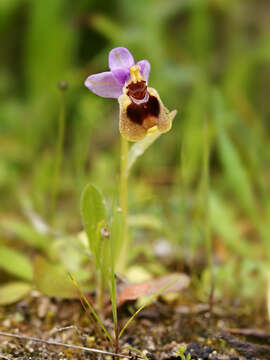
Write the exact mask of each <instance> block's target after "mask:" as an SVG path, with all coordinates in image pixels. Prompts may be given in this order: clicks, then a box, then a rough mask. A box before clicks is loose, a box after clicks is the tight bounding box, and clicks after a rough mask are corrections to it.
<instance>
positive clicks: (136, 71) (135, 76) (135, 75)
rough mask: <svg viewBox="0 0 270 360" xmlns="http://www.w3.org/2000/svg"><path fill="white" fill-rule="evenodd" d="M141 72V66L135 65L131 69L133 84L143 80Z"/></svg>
mask: <svg viewBox="0 0 270 360" xmlns="http://www.w3.org/2000/svg"><path fill="white" fill-rule="evenodd" d="M140 71H141V67H140V65H133V66H131V68H130V69H129V73H130V77H131V80H132V82H133V83H136V82H137V81H141V80H143V78H142V75H141V73H140Z"/></svg>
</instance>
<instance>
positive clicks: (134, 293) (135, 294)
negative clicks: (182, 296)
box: [117, 273, 190, 306]
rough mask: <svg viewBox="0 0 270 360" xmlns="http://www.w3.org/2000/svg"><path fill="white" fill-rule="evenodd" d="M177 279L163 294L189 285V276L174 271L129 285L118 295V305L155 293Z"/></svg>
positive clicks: (177, 290)
mask: <svg viewBox="0 0 270 360" xmlns="http://www.w3.org/2000/svg"><path fill="white" fill-rule="evenodd" d="M175 279H177V281H175V282H174V283H173V284H172V285H171V286H170V287H169V288H168V289H167V290H165V291H164V292H163V293H162V295H163V294H166V293H169V292H179V291H181V290H183V289H185V288H186V287H187V286H188V285H189V281H190V279H189V277H188V276H187V275H186V274H182V273H173V274H169V275H164V276H160V277H158V278H155V279H152V280H149V281H144V282H141V283H138V284H132V285H127V286H125V287H124V289H123V290H122V291H121V293H120V295H119V297H118V301H117V306H121V305H122V304H123V303H124V302H126V301H130V300H136V299H138V298H140V297H141V296H145V295H154V294H156V293H157V292H158V291H159V290H160V289H162V288H163V287H165V286H166V285H168V284H169V283H170V282H172V281H173V280H175Z"/></svg>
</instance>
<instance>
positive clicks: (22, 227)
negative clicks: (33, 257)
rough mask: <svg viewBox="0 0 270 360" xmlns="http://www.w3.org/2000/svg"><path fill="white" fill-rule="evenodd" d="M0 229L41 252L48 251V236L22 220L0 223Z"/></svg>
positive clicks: (2, 221)
mask: <svg viewBox="0 0 270 360" xmlns="http://www.w3.org/2000/svg"><path fill="white" fill-rule="evenodd" d="M0 229H2V230H3V231H5V232H7V233H10V234H11V235H12V236H16V238H17V239H18V240H20V241H21V242H23V243H25V244H27V245H30V246H32V247H34V248H37V249H40V250H47V249H48V236H47V235H45V234H41V233H39V232H38V231H36V230H35V229H33V227H32V226H31V225H29V224H26V223H24V222H22V221H20V220H10V219H5V220H1V221H0Z"/></svg>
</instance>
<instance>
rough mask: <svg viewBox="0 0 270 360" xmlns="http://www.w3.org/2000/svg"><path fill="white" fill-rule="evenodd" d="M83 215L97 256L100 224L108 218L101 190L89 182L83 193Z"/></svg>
mask: <svg viewBox="0 0 270 360" xmlns="http://www.w3.org/2000/svg"><path fill="white" fill-rule="evenodd" d="M81 216H82V219H83V224H84V227H85V231H86V233H87V237H88V241H89V247H90V249H91V251H92V253H93V254H94V256H95V258H97V256H98V252H99V249H100V243H99V242H100V239H101V237H100V236H99V235H100V234H98V231H97V230H98V227H99V225H100V224H101V223H102V222H104V221H105V220H106V209H105V204H104V200H103V197H102V195H101V192H100V191H99V190H98V189H97V188H96V187H95V186H94V185H92V184H88V185H87V186H86V188H85V189H84V191H83V193H82V197H81Z"/></svg>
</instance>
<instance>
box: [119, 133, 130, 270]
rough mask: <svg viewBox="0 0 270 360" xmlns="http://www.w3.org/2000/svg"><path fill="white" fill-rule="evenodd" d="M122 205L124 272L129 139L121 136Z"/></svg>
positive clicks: (122, 263) (123, 263)
mask: <svg viewBox="0 0 270 360" xmlns="http://www.w3.org/2000/svg"><path fill="white" fill-rule="evenodd" d="M120 206H121V209H122V211H123V221H124V224H123V247H122V254H121V257H120V262H119V272H124V271H125V268H126V265H127V254H128V246H129V236H128V141H127V140H126V139H125V138H124V137H123V136H121V174H120Z"/></svg>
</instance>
